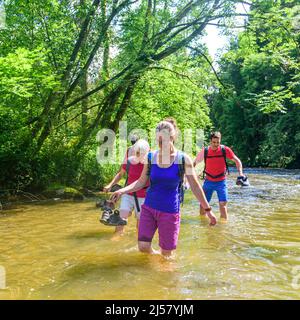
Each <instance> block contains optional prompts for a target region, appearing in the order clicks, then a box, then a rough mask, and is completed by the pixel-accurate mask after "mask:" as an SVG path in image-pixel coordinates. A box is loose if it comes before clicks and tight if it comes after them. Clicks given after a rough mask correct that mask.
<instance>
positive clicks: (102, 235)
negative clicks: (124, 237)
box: [67, 229, 113, 240]
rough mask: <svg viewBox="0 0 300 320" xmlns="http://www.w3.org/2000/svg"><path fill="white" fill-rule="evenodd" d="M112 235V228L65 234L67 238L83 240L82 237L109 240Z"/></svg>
mask: <svg viewBox="0 0 300 320" xmlns="http://www.w3.org/2000/svg"><path fill="white" fill-rule="evenodd" d="M112 235H113V229H107V230H106V229H105V230H96V231H86V232H75V233H73V234H71V235H68V236H67V239H75V240H84V239H105V240H110V239H111V238H112Z"/></svg>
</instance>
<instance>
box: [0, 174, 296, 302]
mask: <svg viewBox="0 0 300 320" xmlns="http://www.w3.org/2000/svg"><path fill="white" fill-rule="evenodd" d="M298 175H299V172H297V171H286V170H284V171H276V170H275V171H269V170H265V171H264V170H252V171H250V174H249V177H250V181H251V187H249V188H244V189H242V188H240V187H237V186H235V185H234V175H233V174H232V176H230V178H229V189H230V191H229V192H230V197H231V202H230V206H229V214H230V220H229V222H228V223H219V224H218V225H217V226H216V227H209V226H208V221H207V220H206V219H203V218H202V219H200V218H199V216H198V203H197V201H196V200H195V199H194V198H193V197H192V195H191V194H187V196H186V200H185V204H184V207H183V211H182V223H181V232H180V239H179V244H178V249H177V254H176V257H175V259H173V260H170V261H167V260H165V259H163V258H162V257H160V256H147V255H143V254H141V253H139V252H138V251H137V246H136V231H135V221H134V220H133V219H132V218H131V220H130V223H129V226H128V228H127V230H126V234H125V235H124V236H123V237H120V238H119V239H114V240H113V239H112V231H113V229H112V228H110V227H106V226H104V225H101V224H100V223H99V222H98V216H99V211H98V209H96V208H95V207H94V202H81V203H75V202H58V203H55V204H53V205H49V204H47V205H26V206H24V205H23V206H22V207H21V206H20V207H18V208H16V209H13V210H10V211H2V212H1V213H0V236H1V242H0V266H3V267H5V270H6V286H7V288H6V289H5V290H0V299H300V290H297V289H295V286H294V287H293V286H292V281H293V279H294V280H295V276H298V275H297V274H295V272H294V273H293V272H292V270H294V271H295V270H298V269H299V270H300V268H298V269H295V266H299V265H300V246H299V241H300V210H299V207H300V200H299V199H300V197H299V195H300V180H299V179H297V177H298ZM299 176H300V175H299ZM212 205H213V208H215V209H217V202H216V198H215V197H214V198H213V202H212ZM215 211H216V210H215ZM154 244H155V247H156V248H157V238H155V240H154ZM293 268H294V269H293ZM299 272H300V271H299Z"/></svg>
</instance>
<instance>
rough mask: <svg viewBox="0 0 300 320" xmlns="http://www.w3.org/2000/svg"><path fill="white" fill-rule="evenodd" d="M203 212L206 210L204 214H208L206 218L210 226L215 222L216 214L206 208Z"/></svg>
mask: <svg viewBox="0 0 300 320" xmlns="http://www.w3.org/2000/svg"><path fill="white" fill-rule="evenodd" d="M205 212H206V215H207V216H208V218H209V220H210V224H209V225H210V226H214V225H216V224H217V218H216V216H215V215H214V214H213V212H212V210H209V211H207V210H205Z"/></svg>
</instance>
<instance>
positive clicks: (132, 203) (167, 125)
mask: <svg viewBox="0 0 300 320" xmlns="http://www.w3.org/2000/svg"><path fill="white" fill-rule="evenodd" d="M177 132H178V129H177V124H176V121H175V119H173V118H167V119H165V120H164V121H161V122H160V123H159V124H158V125H157V127H156V141H157V144H158V146H159V149H158V150H156V151H150V147H149V144H148V142H147V141H146V140H143V139H139V140H137V141H135V140H134V141H132V143H133V146H132V147H130V148H129V149H128V150H127V154H126V158H125V161H124V163H123V164H122V166H121V169H120V171H119V172H118V174H117V175H116V176H115V177H114V178H113V180H112V181H111V182H110V183H109V184H108V185H107V186H106V187H105V188H104V191H106V192H109V191H111V189H112V187H113V185H115V184H116V183H117V182H118V181H120V179H121V178H122V176H124V175H125V174H126V173H127V181H126V185H125V187H123V188H121V189H119V190H117V191H115V192H113V194H112V196H111V200H112V201H113V202H114V203H115V202H117V201H118V200H119V199H120V198H121V204H120V208H119V214H120V218H121V219H124V220H126V219H127V218H128V217H129V216H130V215H131V212H132V211H133V210H134V212H135V217H136V220H137V229H138V248H139V250H140V251H141V252H145V253H150V254H151V253H156V251H155V250H154V249H153V248H152V245H151V243H152V239H153V236H154V234H155V232H156V230H158V235H159V246H160V249H161V254H162V255H163V256H171V255H172V252H173V251H174V250H175V249H176V246H177V241H178V235H179V228H180V203H181V202H182V200H183V188H184V181H185V179H186V180H187V182H188V184H189V186H190V189H191V191H192V192H193V194H194V195H195V197H196V198H197V199H198V201H199V202H200V215H201V216H207V217H208V218H209V220H210V225H212V226H213V225H215V224H216V223H217V219H216V216H215V215H214V213H213V212H212V208H211V207H210V205H209V202H210V200H211V198H212V194H213V192H214V191H216V192H217V196H218V199H219V209H220V215H221V218H223V219H227V218H228V214H227V202H228V191H227V184H226V174H227V171H228V166H227V162H226V159H230V160H233V161H234V162H235V164H236V167H237V169H238V172H239V177H240V178H242V179H243V178H244V177H245V176H244V174H243V168H242V163H241V161H240V159H239V158H238V157H237V156H236V155H235V154H234V153H233V151H232V150H231V149H230V148H229V147H227V146H223V145H221V134H220V132H213V133H212V134H211V136H210V146H209V147H206V148H203V149H202V150H201V151H200V152H199V153H198V155H197V157H196V159H195V160H194V161H192V159H191V158H190V156H189V155H187V154H185V153H184V152H182V151H180V150H177V149H176V148H175V146H174V143H175V141H176V137H177ZM202 161H205V168H204V173H203V174H204V177H205V180H204V184H203V187H202V186H201V185H200V183H199V181H198V177H197V175H196V171H195V166H196V165H197V164H199V163H200V162H202ZM123 230H124V225H120V226H116V233H118V234H121V233H123Z"/></svg>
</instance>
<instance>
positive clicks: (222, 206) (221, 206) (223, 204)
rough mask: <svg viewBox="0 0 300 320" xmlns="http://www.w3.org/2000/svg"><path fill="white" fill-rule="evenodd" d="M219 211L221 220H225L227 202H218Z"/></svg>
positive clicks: (226, 217)
mask: <svg viewBox="0 0 300 320" xmlns="http://www.w3.org/2000/svg"><path fill="white" fill-rule="evenodd" d="M219 209H220V214H221V218H222V219H225V220H227V219H228V213H227V202H225V201H224V202H223V201H220V202H219Z"/></svg>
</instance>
